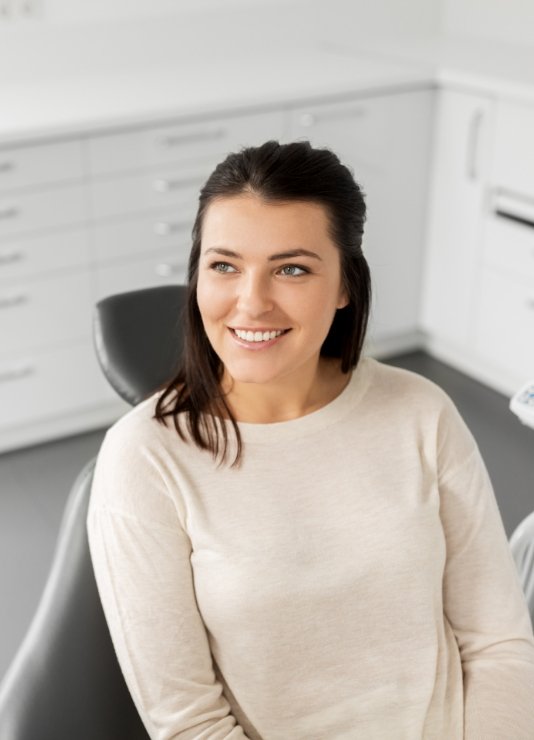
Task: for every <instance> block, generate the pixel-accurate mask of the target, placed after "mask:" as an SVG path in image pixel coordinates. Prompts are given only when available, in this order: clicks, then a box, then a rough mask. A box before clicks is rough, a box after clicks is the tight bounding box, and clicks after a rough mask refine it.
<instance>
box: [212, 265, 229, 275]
mask: <svg viewBox="0 0 534 740" xmlns="http://www.w3.org/2000/svg"><path fill="white" fill-rule="evenodd" d="M223 267H224V268H228V267H230V268H231V269H232V270H233V269H234V268H233V267H232V265H229V264H228V262H213V264H211V265H210V269H212V270H214V271H215V272H221V273H223V274H224V273H227V272H228V270H227V269H224V270H223V269H220V268H223Z"/></svg>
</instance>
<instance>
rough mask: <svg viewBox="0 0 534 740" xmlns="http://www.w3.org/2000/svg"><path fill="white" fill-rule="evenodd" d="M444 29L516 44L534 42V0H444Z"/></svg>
mask: <svg viewBox="0 0 534 740" xmlns="http://www.w3.org/2000/svg"><path fill="white" fill-rule="evenodd" d="M441 24H442V29H443V32H444V33H446V34H448V35H452V36H462V37H465V36H470V37H475V38H480V39H485V40H488V41H503V42H507V43H512V44H526V45H530V46H532V45H533V44H534V2H533V0H442V18H441Z"/></svg>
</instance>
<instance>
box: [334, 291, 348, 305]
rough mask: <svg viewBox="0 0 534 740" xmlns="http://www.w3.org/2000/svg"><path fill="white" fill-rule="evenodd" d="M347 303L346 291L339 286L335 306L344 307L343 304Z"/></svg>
mask: <svg viewBox="0 0 534 740" xmlns="http://www.w3.org/2000/svg"><path fill="white" fill-rule="evenodd" d="M348 305H349V298H348V296H347V293H346V291H345V289H344V288H341V290H340V292H339V300H338V302H337V306H336V308H345V306H348Z"/></svg>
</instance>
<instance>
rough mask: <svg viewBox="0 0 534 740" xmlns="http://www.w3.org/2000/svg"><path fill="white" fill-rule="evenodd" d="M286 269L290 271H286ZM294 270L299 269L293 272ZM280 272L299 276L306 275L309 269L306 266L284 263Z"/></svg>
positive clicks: (289, 275) (290, 275)
mask: <svg viewBox="0 0 534 740" xmlns="http://www.w3.org/2000/svg"><path fill="white" fill-rule="evenodd" d="M288 270H290V271H291V272H287V271H288ZM295 270H299V271H300V272H295ZM282 272H283V273H284V275H287V276H288V277H300V276H301V275H306V274H307V273H308V272H309V270H308V269H306V267H300V265H284V267H282Z"/></svg>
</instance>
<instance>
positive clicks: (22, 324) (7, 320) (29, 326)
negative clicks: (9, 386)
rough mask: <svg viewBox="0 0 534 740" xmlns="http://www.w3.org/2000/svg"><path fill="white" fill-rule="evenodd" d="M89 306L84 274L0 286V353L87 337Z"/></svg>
mask: <svg viewBox="0 0 534 740" xmlns="http://www.w3.org/2000/svg"><path fill="white" fill-rule="evenodd" d="M92 306H93V294H92V284H91V276H90V275H89V274H87V273H71V274H66V275H62V276H60V277H53V278H46V279H42V280H35V281H31V280H27V281H25V282H19V283H15V284H10V285H9V286H6V285H2V286H0V336H1V337H2V345H1V347H0V356H4V355H5V354H9V353H11V352H13V351H18V350H23V349H27V348H38V347H45V346H46V345H48V344H50V345H54V344H61V343H64V342H66V341H69V340H72V339H79V338H81V337H86V336H90V335H91V318H92Z"/></svg>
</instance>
